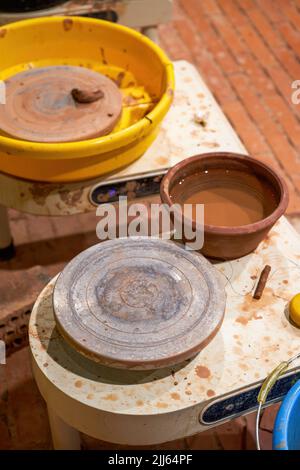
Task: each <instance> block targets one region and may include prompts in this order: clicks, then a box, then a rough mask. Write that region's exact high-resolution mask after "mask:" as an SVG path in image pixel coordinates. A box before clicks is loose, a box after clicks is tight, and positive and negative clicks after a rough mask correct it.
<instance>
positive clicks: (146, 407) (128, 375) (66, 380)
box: [30, 217, 300, 438]
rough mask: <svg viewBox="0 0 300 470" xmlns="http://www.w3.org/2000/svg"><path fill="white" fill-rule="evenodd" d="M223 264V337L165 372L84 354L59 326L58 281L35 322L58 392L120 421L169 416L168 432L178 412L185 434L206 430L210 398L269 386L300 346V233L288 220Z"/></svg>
mask: <svg viewBox="0 0 300 470" xmlns="http://www.w3.org/2000/svg"><path fill="white" fill-rule="evenodd" d="M266 264H269V265H271V267H272V272H271V274H270V277H269V280H268V283H267V286H266V288H265V291H264V294H263V296H262V298H261V299H260V300H255V299H253V298H252V294H253V291H254V289H255V286H256V283H257V278H258V276H259V274H260V272H261V270H262V268H263V267H264V266H265V265H266ZM215 266H216V268H217V269H218V270H219V272H220V273H221V274H222V275H223V277H224V281H225V282H226V284H227V285H226V293H227V302H226V311H225V318H224V321H223V324H222V327H221V329H220V330H219V332H218V333H217V335H216V336H215V338H214V339H213V340H212V341H211V343H209V344H208V346H207V347H206V348H205V349H203V350H202V351H201V352H200V353H199V354H198V355H197V356H196V357H195V358H194V359H193V360H191V361H187V362H184V363H183V364H181V365H179V366H177V367H167V368H164V369H160V370H157V371H125V370H123V371H122V370H117V369H113V368H109V367H105V366H102V365H100V364H96V363H94V362H92V361H90V360H89V359H87V358H84V357H83V356H81V355H80V354H78V353H77V352H76V351H75V350H74V349H73V348H69V347H68V346H67V344H66V342H65V341H64V340H63V339H62V338H61V336H60V335H59V334H58V332H57V330H56V328H55V321H54V316H53V306H52V292H53V286H54V282H55V281H52V282H51V283H50V284H49V285H48V286H47V287H46V289H45V290H44V291H43V293H42V294H41V295H40V297H39V299H38V301H37V303H36V305H35V307H34V309H33V313H32V315H31V320H30V345H31V350H32V353H33V359H34V364H35V367H36V369H37V370H38V371H39V373H40V375H41V376H43V377H44V380H45V381H46V382H47V383H51V384H52V387H54V388H55V390H57V391H60V392H62V393H64V394H67V395H68V396H69V397H71V398H72V399H74V400H76V401H78V402H80V403H82V404H84V405H85V406H86V407H93V408H95V409H98V410H106V411H107V412H110V413H112V415H113V416H117V417H119V418H120V419H121V416H124V414H126V415H130V416H138V417H140V416H141V415H143V416H145V419H146V417H149V416H150V415H151V416H152V415H153V416H154V415H155V416H160V415H163V416H164V421H159V425H160V426H161V427H162V428H163V430H164V432H167V431H166V429H169V428H170V421H168V420H169V419H171V416H174V419H173V425H175V422H176V426H177V429H178V426H179V423H180V426H183V428H182V429H181V431H182V433H185V435H188V434H189V433H190V434H192V432H197V431H200V430H202V429H203V425H201V424H199V421H198V416H199V412H200V410H201V409H203V407H204V406H206V405H207V404H208V402H210V401H212V400H215V399H217V398H219V397H221V396H226V395H230V394H232V393H233V392H234V391H236V390H239V389H247V388H248V387H250V386H253V385H255V384H259V383H261V382H262V380H263V379H264V378H265V377H266V375H267V374H268V373H269V372H270V371H271V370H272V369H273V368H274V367H275V366H277V365H278V363H279V362H281V361H282V360H286V359H288V358H290V357H292V356H293V355H295V354H296V353H298V352H299V348H300V329H299V328H297V327H296V326H294V325H293V324H292V323H291V322H290V320H289V318H288V314H287V305H288V302H289V300H290V298H291V297H292V296H293V295H294V294H296V293H297V292H298V291H299V270H300V238H299V235H298V234H297V233H296V232H295V231H294V229H293V228H292V227H291V225H290V224H289V223H288V222H287V220H286V219H285V218H284V217H282V218H281V219H280V221H279V222H277V224H276V225H275V226H274V228H273V229H272V231H271V232H270V233H269V236H268V238H267V239H266V240H265V241H264V242H262V243H261V244H260V246H259V247H258V249H257V250H256V251H255V252H254V253H252V254H251V255H248V256H246V257H244V258H241V259H238V260H235V261H229V262H224V263H219V264H216V265H215ZM47 399H50V397H49V396H48V397H47ZM115 414H117V415H115ZM147 419H148V418H147ZM149 419H150V418H149ZM165 421H166V425H165V427H164V423H165ZM108 422H109V421H107V423H108ZM113 422H114V421H113ZM114 423H115V422H114ZM115 425H116V423H115ZM167 426H168V427H167ZM184 426H185V427H184ZM204 429H205V427H204ZM169 432H170V431H169ZM175 434H176V433H175ZM175 434H173V435H175ZM173 435H172V437H173ZM168 436H169V435H168ZM169 437H171V436H169ZM174 438H175V437H174Z"/></svg>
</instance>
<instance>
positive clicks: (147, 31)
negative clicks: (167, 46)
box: [141, 26, 159, 44]
mask: <svg viewBox="0 0 300 470" xmlns="http://www.w3.org/2000/svg"><path fill="white" fill-rule="evenodd" d="M141 32H142V33H143V34H144V35H145V36H147V38H149V39H151V40H152V41H153V42H156V44H158V43H159V37H158V31H157V27H156V26H145V27H144V28H142V30H141Z"/></svg>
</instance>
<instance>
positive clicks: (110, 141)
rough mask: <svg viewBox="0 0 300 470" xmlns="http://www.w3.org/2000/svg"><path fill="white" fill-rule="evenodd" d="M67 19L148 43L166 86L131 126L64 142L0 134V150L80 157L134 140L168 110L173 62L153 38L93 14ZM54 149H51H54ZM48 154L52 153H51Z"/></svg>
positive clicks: (47, 20) (29, 21)
mask: <svg viewBox="0 0 300 470" xmlns="http://www.w3.org/2000/svg"><path fill="white" fill-rule="evenodd" d="M64 19H66V17H64V16H53V17H42V18H35V19H27V20H21V21H17V22H14V23H10V24H8V25H5V28H6V29H7V30H8V31H9V30H14V29H19V28H20V27H22V26H23V25H24V24H26V25H35V24H39V23H41V24H43V23H44V24H45V23H60V22H61V21H63V20H64ZM68 19H71V20H73V21H74V22H75V21H76V22H81V23H86V24H90V25H97V26H98V25H99V23H101V24H102V25H103V26H105V28H110V29H112V30H113V29H115V30H116V29H118V30H123V31H124V32H125V33H126V34H129V35H130V36H132V37H134V38H136V39H139V40H140V41H143V42H144V43H145V44H146V45H147V46H148V47H150V48H151V49H152V50H153V51H154V52H155V53H156V55H157V56H158V57H159V59H160V60H161V63H162V64H163V65H164V67H165V72H166V90H165V92H164V93H163V95H162V96H161V98H160V100H159V102H158V103H157V104H156V106H155V107H154V108H153V110H152V111H150V112H149V113H148V114H147V115H146V116H145V117H143V118H142V119H141V120H140V121H138V122H137V123H135V124H132V125H131V126H129V127H127V128H126V129H123V130H121V131H118V132H116V133H114V134H109V135H107V136H102V137H98V138H95V139H88V140H82V141H80V142H65V143H50V144H49V143H40V142H32V141H27V140H22V139H14V138H13V137H7V136H1V135H0V151H1V147H5V150H10V151H12V153H13V152H18V153H19V152H20V153H27V154H30V156H31V157H36V158H38V157H39V156H40V155H41V154H43V155H47V154H48V155H47V158H50V159H54V160H55V159H58V158H61V156H63V157H64V158H76V157H77V158H78V157H79V158H80V157H87V156H92V155H96V154H99V151H100V149H99V145H100V144H101V153H106V152H109V151H111V150H114V149H116V148H118V147H123V146H124V145H128V144H130V143H131V142H133V141H135V140H138V139H139V138H141V137H142V136H143V135H145V132H146V133H147V132H150V126H152V125H154V126H155V125H157V124H158V123H159V122H160V121H161V120H162V118H163V117H164V116H165V114H166V113H167V112H168V110H169V108H170V105H171V103H172V100H173V95H174V87H175V77H174V68H173V63H172V62H171V61H170V59H169V58H168V56H167V55H166V53H165V52H164V51H163V50H162V49H161V48H160V47H159V46H158V45H157V44H155V43H154V42H153V41H151V40H150V39H149V38H147V37H146V36H145V35H143V34H141V33H139V32H138V31H135V30H134V29H132V28H129V27H127V26H124V25H120V24H116V23H111V22H109V21H105V20H98V19H94V18H82V17H79V16H68ZM54 152H55V153H54ZM51 154H52V155H51Z"/></svg>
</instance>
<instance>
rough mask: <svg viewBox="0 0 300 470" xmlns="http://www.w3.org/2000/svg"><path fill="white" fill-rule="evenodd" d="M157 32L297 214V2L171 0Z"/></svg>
mask: <svg viewBox="0 0 300 470" xmlns="http://www.w3.org/2000/svg"><path fill="white" fill-rule="evenodd" d="M174 3H175V12H174V18H173V21H172V22H171V23H170V24H167V25H162V26H161V27H160V36H161V43H162V46H163V47H164V48H165V49H166V51H167V52H168V53H169V55H170V56H171V57H172V58H173V59H186V60H189V61H192V62H193V63H194V64H195V65H196V67H197V68H198V70H199V71H200V73H201V75H202V76H203V78H204V79H205V80H206V82H207V84H208V85H209V87H210V89H211V91H212V92H213V93H214V95H215V97H216V99H217V101H218V102H219V104H220V105H221V107H222V109H223V111H224V112H225V114H226V115H227V117H228V118H229V120H230V121H231V123H232V125H233V127H234V128H235V129H236V131H237V133H238V134H239V136H240V138H241V139H242V141H243V142H244V144H245V146H246V148H247V149H248V150H249V152H250V153H251V154H252V155H253V156H255V157H256V158H258V159H261V160H263V161H265V162H267V163H269V164H270V165H272V166H273V167H274V168H276V169H277V170H278V171H279V172H280V173H281V174H282V176H283V177H284V178H285V180H286V181H287V183H288V186H289V191H290V205H289V209H288V213H290V214H297V213H299V207H300V206H299V202H300V189H299V182H300V157H299V150H300V133H299V118H300V106H297V105H294V104H293V103H292V101H291V91H292V89H291V84H292V82H293V81H294V80H297V79H300V62H299V51H300V29H299V26H300V2H299V1H295V0H209V1H208V0H206V1H202V0H175V2H174Z"/></svg>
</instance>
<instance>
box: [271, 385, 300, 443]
mask: <svg viewBox="0 0 300 470" xmlns="http://www.w3.org/2000/svg"><path fill="white" fill-rule="evenodd" d="M273 449H274V450H300V380H298V382H296V383H295V385H293V387H292V388H291V389H290V391H289V392H288V394H287V395H286V397H285V398H284V400H283V402H282V404H281V406H280V408H279V411H278V413H277V416H276V421H275V425H274V431H273Z"/></svg>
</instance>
